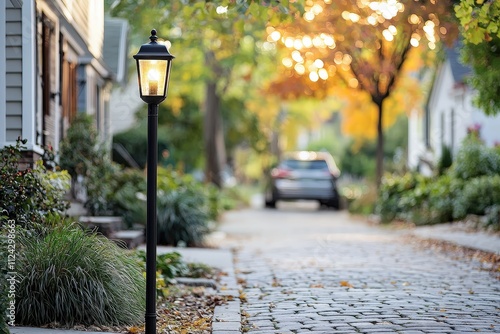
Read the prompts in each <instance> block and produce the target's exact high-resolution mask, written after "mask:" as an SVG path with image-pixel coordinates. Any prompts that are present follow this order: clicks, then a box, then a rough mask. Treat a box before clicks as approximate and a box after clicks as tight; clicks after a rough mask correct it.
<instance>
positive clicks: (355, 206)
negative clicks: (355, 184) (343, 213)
mask: <svg viewBox="0 0 500 334" xmlns="http://www.w3.org/2000/svg"><path fill="white" fill-rule="evenodd" d="M346 189H347V187H344V188H343V189H342V190H343V193H344V194H343V195H344V196H345V193H346V192H347V190H346ZM349 190H351V191H350V193H349V194H348V196H345V198H346V199H347V201H348V208H347V209H348V211H349V212H350V213H353V214H361V215H370V214H372V213H374V212H375V205H376V203H377V197H378V196H377V195H378V194H377V190H376V188H375V187H370V188H368V189H367V190H366V191H364V192H363V193H361V194H360V195H359V196H353V195H351V193H352V192H354V191H353V190H352V189H349ZM357 190H358V191H360V192H361V190H360V189H357Z"/></svg>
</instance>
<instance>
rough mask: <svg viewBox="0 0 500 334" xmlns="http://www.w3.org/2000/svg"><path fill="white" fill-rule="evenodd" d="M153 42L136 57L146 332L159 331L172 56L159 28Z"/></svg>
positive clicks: (153, 34)
mask: <svg viewBox="0 0 500 334" xmlns="http://www.w3.org/2000/svg"><path fill="white" fill-rule="evenodd" d="M149 39H150V42H149V43H147V44H143V45H142V46H141V48H140V49H139V52H138V53H137V54H136V55H135V56H134V59H135V60H136V62H137V74H138V78H139V94H140V96H141V99H142V100H143V101H144V102H146V103H147V104H148V159H147V222H146V314H145V330H146V334H155V333H156V242H157V235H156V179H157V166H158V104H159V103H161V102H162V101H163V100H165V98H166V97H167V89H168V80H169V76H170V66H171V62H172V59H173V58H174V56H172V55H171V54H170V53H169V52H168V49H167V47H166V46H165V45H164V44H161V43H157V40H158V37H156V30H151V36H150V37H149Z"/></svg>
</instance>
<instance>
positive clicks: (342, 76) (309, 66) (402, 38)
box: [268, 0, 456, 184]
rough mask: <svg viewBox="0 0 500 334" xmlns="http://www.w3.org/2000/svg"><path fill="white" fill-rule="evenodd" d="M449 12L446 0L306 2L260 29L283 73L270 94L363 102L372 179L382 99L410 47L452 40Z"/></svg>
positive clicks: (379, 168) (380, 139) (397, 81)
mask: <svg viewBox="0 0 500 334" xmlns="http://www.w3.org/2000/svg"><path fill="white" fill-rule="evenodd" d="M451 11H452V7H451V2H450V1H449V0H439V1H435V0H429V1H397V0H381V1H370V0H338V1H333V0H323V1H319V0H318V1H316V0H307V1H306V6H305V12H304V14H303V15H302V17H301V19H300V20H297V21H296V22H294V23H293V24H282V25H276V26H271V27H269V28H268V40H269V41H271V42H274V43H276V45H277V48H278V50H279V52H281V53H282V54H283V59H282V65H283V68H282V73H283V74H284V75H283V76H282V77H281V78H278V79H277V80H276V81H275V82H274V84H273V85H272V86H271V88H270V89H271V92H272V93H274V94H280V95H281V96H283V97H284V98H294V97H296V96H302V95H310V96H317V97H325V96H328V95H331V94H334V93H337V94H338V93H340V94H341V95H345V94H347V93H346V92H348V91H350V92H354V93H351V95H355V94H357V95H358V96H359V98H358V101H364V102H365V106H360V107H361V108H363V107H364V108H367V109H368V108H372V106H373V108H376V111H377V112H376V117H375V118H376V119H375V124H373V126H374V127H375V129H376V133H377V153H376V179H377V184H379V183H380V180H381V177H382V173H383V151H384V135H383V129H384V124H383V121H384V111H385V109H386V101H387V99H388V98H389V97H390V96H391V95H392V94H393V92H394V91H395V90H396V89H397V88H398V86H400V85H401V83H402V82H403V81H402V77H403V74H404V73H405V70H406V67H407V64H408V59H409V58H410V55H411V54H412V53H414V52H419V51H420V52H421V51H422V50H423V49H424V48H426V49H435V48H436V47H437V46H438V43H439V42H440V41H442V40H445V41H450V40H454V39H455V37H456V28H455V25H454V23H453V22H452V21H451V17H452V15H451ZM365 97H367V98H365ZM367 131H370V130H367Z"/></svg>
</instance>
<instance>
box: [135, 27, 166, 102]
mask: <svg viewBox="0 0 500 334" xmlns="http://www.w3.org/2000/svg"><path fill="white" fill-rule="evenodd" d="M149 39H150V42H149V43H147V44H143V45H142V46H141V48H140V49H139V52H138V53H137V54H136V55H135V56H134V59H135V60H136V62H137V74H138V77H139V93H140V96H141V99H142V100H143V101H144V102H146V103H154V104H159V103H160V102H162V101H163V100H165V98H166V97H167V89H168V82H169V76H170V68H171V62H172V59H174V56H172V55H171V54H170V53H169V52H168V49H167V47H166V45H165V44H163V43H158V42H157V40H158V37H157V36H156V30H154V29H153V30H151V36H150V37H149Z"/></svg>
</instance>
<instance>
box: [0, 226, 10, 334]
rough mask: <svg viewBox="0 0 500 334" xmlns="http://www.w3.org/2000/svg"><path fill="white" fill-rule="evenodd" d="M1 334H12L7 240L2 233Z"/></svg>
mask: <svg viewBox="0 0 500 334" xmlns="http://www.w3.org/2000/svg"><path fill="white" fill-rule="evenodd" d="M0 254H2V256H0V333H6V334H8V333H10V331H9V327H8V326H7V322H8V321H10V319H8V318H7V311H8V310H7V308H8V306H9V299H8V292H7V276H6V275H7V272H8V271H9V270H7V256H5V255H4V254H7V238H6V237H5V236H4V235H2V234H1V233H0Z"/></svg>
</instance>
